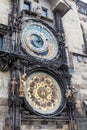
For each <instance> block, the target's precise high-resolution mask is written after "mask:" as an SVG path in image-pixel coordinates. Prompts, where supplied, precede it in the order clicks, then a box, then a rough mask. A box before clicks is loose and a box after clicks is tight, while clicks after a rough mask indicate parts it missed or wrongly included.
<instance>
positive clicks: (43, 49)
mask: <svg viewBox="0 0 87 130" xmlns="http://www.w3.org/2000/svg"><path fill="white" fill-rule="evenodd" d="M21 42H22V47H23V48H24V49H25V50H26V51H27V52H28V53H29V54H30V55H31V56H34V57H37V58H44V59H48V60H51V59H53V58H54V57H56V55H57V53H58V44H57V41H56V38H55V36H54V35H53V33H52V32H51V31H50V30H49V29H48V28H46V27H45V26H43V25H41V24H37V23H32V24H26V26H24V27H23V30H22V38H21Z"/></svg>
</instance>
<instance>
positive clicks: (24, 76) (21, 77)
mask: <svg viewBox="0 0 87 130" xmlns="http://www.w3.org/2000/svg"><path fill="white" fill-rule="evenodd" d="M25 78H26V74H23V75H21V76H20V89H19V92H20V96H21V97H23V96H24V84H25Z"/></svg>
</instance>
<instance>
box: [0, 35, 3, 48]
mask: <svg viewBox="0 0 87 130" xmlns="http://www.w3.org/2000/svg"><path fill="white" fill-rule="evenodd" d="M3 37H4V36H3V34H0V39H2V43H0V50H1V49H2V48H3Z"/></svg>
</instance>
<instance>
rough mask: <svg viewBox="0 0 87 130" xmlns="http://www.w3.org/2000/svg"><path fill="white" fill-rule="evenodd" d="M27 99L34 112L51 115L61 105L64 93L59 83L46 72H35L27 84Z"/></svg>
mask: <svg viewBox="0 0 87 130" xmlns="http://www.w3.org/2000/svg"><path fill="white" fill-rule="evenodd" d="M25 97H26V100H27V102H28V104H29V105H30V107H31V108H32V109H33V111H35V112H37V113H39V114H43V115H50V114H53V113H55V111H57V110H58V109H59V107H60V105H61V102H62V93H61V89H60V86H59V84H58V82H57V81H56V80H55V79H54V78H53V76H51V75H49V74H48V73H46V72H40V71H37V72H33V73H31V74H30V75H29V77H28V78H27V80H26V83H25Z"/></svg>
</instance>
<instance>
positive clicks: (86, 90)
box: [0, 0, 87, 130]
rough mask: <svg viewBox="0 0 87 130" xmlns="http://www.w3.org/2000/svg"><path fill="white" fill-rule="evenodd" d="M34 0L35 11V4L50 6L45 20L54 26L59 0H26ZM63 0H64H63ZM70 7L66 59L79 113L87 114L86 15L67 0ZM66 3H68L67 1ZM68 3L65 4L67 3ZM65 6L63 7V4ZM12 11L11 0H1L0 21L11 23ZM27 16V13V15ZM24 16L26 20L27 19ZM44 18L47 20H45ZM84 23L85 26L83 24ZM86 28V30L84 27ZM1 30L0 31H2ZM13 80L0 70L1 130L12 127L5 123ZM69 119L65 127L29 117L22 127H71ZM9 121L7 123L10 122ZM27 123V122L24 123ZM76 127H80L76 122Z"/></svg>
mask: <svg viewBox="0 0 87 130" xmlns="http://www.w3.org/2000/svg"><path fill="white" fill-rule="evenodd" d="M27 1H29V2H31V11H32V12H33V11H34V8H35V7H36V6H39V7H45V8H47V9H48V18H49V20H50V22H49V21H46V23H49V24H50V25H51V26H52V27H54V22H53V21H54V15H53V12H52V11H54V10H55V8H58V5H57V4H58V2H59V0H56V1H55V2H54V0H39V1H40V2H39V3H37V2H34V0H27ZM60 1H61V2H63V3H64V1H63V0H60ZM66 2H67V3H68V5H69V6H71V9H70V10H69V11H68V12H67V13H66V14H65V15H64V16H63V17H62V22H63V28H64V33H65V47H66V53H67V62H68V67H69V73H70V75H71V82H70V85H71V86H72V87H73V86H74V88H75V89H76V91H77V94H76V101H75V103H76V112H77V113H76V115H77V116H81V117H83V118H85V117H86V114H85V110H84V109H85V108H84V105H83V102H84V101H85V100H87V54H84V51H83V46H84V38H83V32H85V33H87V21H86V22H84V21H83V18H85V19H86V20H87V16H86V15H83V14H81V13H78V11H77V6H76V3H75V1H73V0H66ZM23 4H24V0H21V1H20V7H19V8H20V11H22V10H23ZM65 4H66V3H65ZM64 7H65V6H64ZM61 8H62V7H61ZM11 12H12V1H11V0H3V1H1V0H0V24H3V25H8V15H9V13H11ZM26 18H27V15H26V17H25V18H24V19H26ZM24 19H23V20H24ZM44 21H45V20H44ZM81 27H82V28H81ZM82 29H83V30H82ZM0 32H1V31H0ZM86 44H87V43H86ZM9 81H10V74H9V72H0V130H10V129H11V128H10V126H9V125H7V126H6V121H5V119H6V118H7V117H9V115H8V87H9ZM68 123H69V122H66V123H64V125H62V127H61V128H60V127H58V126H59V124H58V122H57V121H55V122H50V121H47V122H46V121H34V120H31V121H27V123H24V122H23V123H22V124H21V130H29V129H30V130H34V129H35V130H38V129H41V130H43V129H46V130H50V129H52V130H54V129H55V130H70V128H69V127H70V126H69V124H68ZM7 124H8V123H7ZM25 124H26V125H25ZM74 130H79V129H77V126H76V128H75V129H74Z"/></svg>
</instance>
